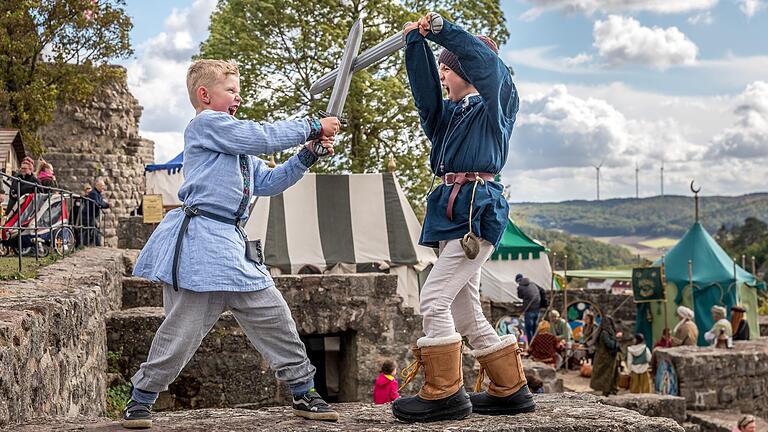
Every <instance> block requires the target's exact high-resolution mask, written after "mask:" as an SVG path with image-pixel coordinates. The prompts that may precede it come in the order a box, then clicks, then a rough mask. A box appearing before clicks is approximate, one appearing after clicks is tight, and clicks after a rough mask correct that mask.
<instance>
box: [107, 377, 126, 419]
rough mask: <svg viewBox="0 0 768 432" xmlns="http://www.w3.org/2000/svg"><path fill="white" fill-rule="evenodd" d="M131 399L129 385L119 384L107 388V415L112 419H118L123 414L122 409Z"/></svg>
mask: <svg viewBox="0 0 768 432" xmlns="http://www.w3.org/2000/svg"><path fill="white" fill-rule="evenodd" d="M130 400H131V385H130V384H127V383H126V384H120V385H116V386H114V387H110V388H108V389H107V415H108V416H109V417H110V418H113V419H119V418H121V417H122V415H123V409H124V408H125V406H126V405H128V402H130Z"/></svg>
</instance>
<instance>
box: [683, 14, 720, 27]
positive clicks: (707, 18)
mask: <svg viewBox="0 0 768 432" xmlns="http://www.w3.org/2000/svg"><path fill="white" fill-rule="evenodd" d="M687 21H688V24H691V25H699V24H701V25H710V24H712V23H714V22H715V18H714V17H713V16H712V13H711V12H710V11H706V12H702V13H699V14H696V15H694V16H692V17H688V20H687Z"/></svg>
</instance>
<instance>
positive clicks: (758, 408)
mask: <svg viewBox="0 0 768 432" xmlns="http://www.w3.org/2000/svg"><path fill="white" fill-rule="evenodd" d="M656 353H657V355H658V360H659V361H662V360H669V361H671V362H672V364H673V365H674V367H675V371H676V372H677V379H678V391H679V395H680V396H682V397H684V398H685V400H686V405H687V408H688V409H689V410H700V411H704V410H706V411H711V410H737V411H741V412H748V413H755V414H757V415H759V416H762V417H765V418H768V338H760V339H758V340H753V341H743V342H741V341H739V342H735V343H734V348H733V349H728V350H724V349H715V348H711V347H676V348H666V349H659V350H658V351H656Z"/></svg>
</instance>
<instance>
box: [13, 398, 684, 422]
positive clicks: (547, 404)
mask: <svg viewBox="0 0 768 432" xmlns="http://www.w3.org/2000/svg"><path fill="white" fill-rule="evenodd" d="M536 402H537V410H536V412H534V413H530V414H521V415H517V416H499V417H491V416H480V415H472V416H470V417H469V418H467V419H464V420H458V421H450V422H437V423H426V424H405V423H400V422H398V421H397V420H395V419H394V418H393V417H392V415H391V412H390V407H389V406H388V405H370V404H359V403H348V404H337V405H335V407H336V409H338V410H339V412H340V414H341V419H340V420H339V422H337V423H328V422H326V423H323V422H310V421H307V420H303V419H300V418H298V417H294V416H293V415H292V414H291V412H290V409H289V408H288V407H285V406H280V407H272V408H262V409H260V410H257V411H251V410H243V409H223V410H222V409H205V410H196V411H181V412H167V413H160V414H158V415H157V416H156V420H155V422H154V427H153V428H152V430H153V431H230V432H238V431H249V432H250V431H253V430H256V429H258V430H269V431H297V430H315V431H380V432H384V431H432V430H461V431H509V430H518V431H525V432H561V431H569V432H587V431H590V432H629V431H631V432H683V431H684V429H683V428H682V427H681V426H679V425H678V424H677V423H675V421H674V420H671V419H667V418H661V417H645V416H643V415H640V414H638V413H637V412H634V411H630V410H627V409H623V408H618V407H614V406H610V405H603V404H601V403H600V402H599V401H598V399H597V398H595V397H594V396H591V395H576V394H573V393H562V394H558V395H539V396H537V398H536ZM14 430H16V431H19V432H53V431H57V432H64V431H83V430H84V431H92V432H97V431H99V432H106V431H118V430H123V429H122V428H121V427H120V426H119V424H118V423H117V422H115V421H109V420H107V419H87V418H81V419H71V418H65V419H59V418H54V419H47V420H45V421H38V422H35V423H30V424H27V425H25V426H21V427H17V428H16V429H14Z"/></svg>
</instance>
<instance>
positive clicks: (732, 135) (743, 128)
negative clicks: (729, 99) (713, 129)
mask: <svg viewBox="0 0 768 432" xmlns="http://www.w3.org/2000/svg"><path fill="white" fill-rule="evenodd" d="M733 112H734V115H735V116H736V117H737V121H736V123H735V124H734V125H733V126H732V127H729V128H727V129H725V130H723V132H722V133H720V134H718V135H716V136H715V137H714V138H713V139H712V148H710V150H709V152H708V153H707V154H708V156H710V157H712V158H722V157H729V158H742V159H748V158H749V159H753V158H763V159H765V158H768V82H765V81H756V82H753V83H751V84H749V85H748V86H747V88H746V90H744V92H743V93H741V94H740V95H739V96H737V97H736V99H735V103H734V107H733Z"/></svg>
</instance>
